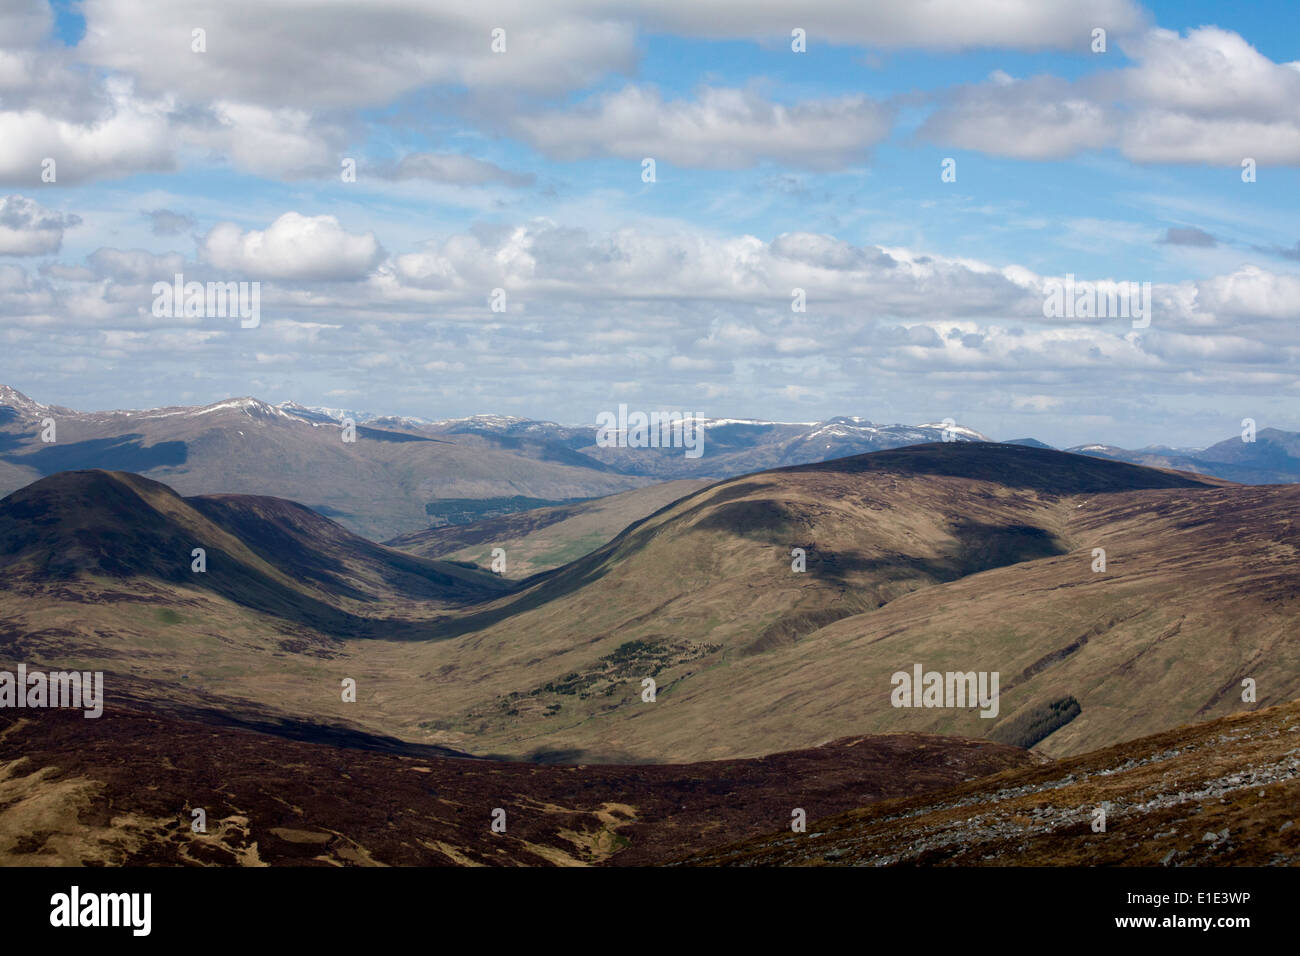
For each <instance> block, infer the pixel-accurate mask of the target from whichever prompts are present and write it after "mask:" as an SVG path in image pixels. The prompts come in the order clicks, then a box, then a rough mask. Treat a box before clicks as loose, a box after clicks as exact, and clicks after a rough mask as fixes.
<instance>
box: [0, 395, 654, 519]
mask: <svg viewBox="0 0 1300 956" xmlns="http://www.w3.org/2000/svg"><path fill="white" fill-rule="evenodd" d="M47 419H52V420H53V421H54V425H55V436H54V437H55V438H56V441H54V442H53V443H46V442H43V441H42V440H41V432H42V427H43V426H42V422H43V421H45V420H47ZM96 468H98V469H107V470H113V471H132V472H136V473H139V474H143V475H145V476H147V477H149V478H153V479H155V480H157V481H162V482H165V483H167V484H168V485H170V486H171V487H172V488H174V489H176V490H177V491H178V492H180V493H181V494H188V495H194V494H212V493H237V494H253V495H272V496H275V497H279V498H288V499H290V500H293V501H300V502H302V503H303V504H306V505H308V506H309V507H312V508H315V509H316V510H317V511H319V512H320V513H322V514H324V515H328V516H329V517H331V518H334V519H336V520H337V521H339V522H340V523H341V524H343V525H345V526H347V527H348V528H349V529H351V530H352V531H354V532H357V533H359V534H363V535H365V536H367V537H369V538H372V539H375V540H382V539H384V538H389V537H392V536H393V535H396V534H401V533H403V532H406V531H413V530H417V529H420V528H426V527H428V526H429V524H430V520H429V516H428V513H427V511H426V506H427V505H428V504H429V503H430V502H433V501H437V500H440V499H446V498H473V499H481V498H493V497H510V496H514V495H521V496H525V497H528V498H540V499H546V500H549V501H559V500H567V499H572V498H592V497H597V496H602V495H609V494H614V493H616V492H619V491H626V490H628V489H630V488H637V487H641V486H643V485H646V484H649V483H650V479H648V478H644V477H640V476H635V475H621V474H618V473H617V472H615V471H614V470H613V469H611V468H609V467H608V466H606V465H604V464H603V463H601V462H598V461H595V460H593V459H591V458H587V457H585V456H582V455H579V454H577V453H576V452H572V451H569V450H568V449H567V448H562V447H559V446H556V445H554V444H551V443H547V442H543V441H530V440H510V441H501V440H497V439H494V438H484V437H480V436H477V435H474V434H468V433H466V434H456V435H452V434H431V433H423V432H418V431H413V430H412V429H410V428H385V427H382V426H381V425H378V424H371V423H369V422H362V423H358V427H357V429H356V441H355V442H350V443H349V442H345V441H344V440H343V431H342V429H341V428H340V426H339V422H338V421H336V420H334V419H332V418H330V417H329V416H327V415H325V414H323V413H317V412H313V411H311V410H310V409H302V408H290V407H288V406H275V405H271V404H268V403H266V402H263V401H259V400H258V399H255V398H237V399H229V400H226V401H222V402H215V403H213V404H211V405H204V406H198V407H193V406H176V407H169V408H154V409H147V410H140V411H110V412H78V411H73V410H72V409H67V408H61V407H57V406H47V405H41V404H39V403H37V402H33V401H32V400H31V399H29V398H27V396H25V395H22V394H21V393H19V392H16V391H14V390H13V389H10V388H0V482H3V484H0V493H7V492H9V491H13V490H15V489H16V488H20V487H22V486H23V485H26V484H29V483H30V482H32V481H35V480H36V479H37V478H40V477H42V476H45V475H52V474H55V473H57V472H60V471H71V470H81V469H96Z"/></svg>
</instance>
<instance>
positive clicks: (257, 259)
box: [199, 212, 385, 281]
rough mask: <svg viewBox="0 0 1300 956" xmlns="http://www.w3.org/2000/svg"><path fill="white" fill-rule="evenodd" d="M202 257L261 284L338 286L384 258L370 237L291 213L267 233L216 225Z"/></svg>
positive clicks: (329, 219) (202, 246)
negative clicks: (264, 281)
mask: <svg viewBox="0 0 1300 956" xmlns="http://www.w3.org/2000/svg"><path fill="white" fill-rule="evenodd" d="M199 254H200V257H201V258H202V259H203V260H204V261H205V262H207V263H209V264H211V265H212V266H214V267H215V268H217V269H223V270H227V271H229V272H231V273H235V274H238V275H241V276H249V277H251V278H258V279H288V280H295V279H297V280H315V281H335V280H339V281H342V280H348V279H358V278H361V277H363V276H365V275H366V274H367V273H369V272H370V271H371V270H372V269H374V267H375V266H376V265H377V264H378V263H379V262H380V261H381V260H382V259H383V258H384V255H385V253H384V250H383V248H382V247H381V246H380V245H379V241H378V240H377V239H375V235H374V233H372V232H367V233H365V234H363V235H354V234H351V233H348V232H346V231H345V230H344V229H343V227H342V226H340V225H339V221H338V220H337V219H335V218H334V217H333V216H303V215H300V214H299V213H296V212H287V213H285V214H284V215H282V216H280V218H278V219H276V220H275V222H273V223H271V225H270V226H268V227H267V228H266V229H265V230H249V231H247V232H245V231H243V230H241V229H240V228H239V227H238V226H237V225H235V224H234V223H231V222H224V223H219V224H218V225H216V226H214V227H213V229H212V231H211V232H209V233H208V234H207V235H206V236H205V237H204V238H203V241H202V242H201V243H200V249H199Z"/></svg>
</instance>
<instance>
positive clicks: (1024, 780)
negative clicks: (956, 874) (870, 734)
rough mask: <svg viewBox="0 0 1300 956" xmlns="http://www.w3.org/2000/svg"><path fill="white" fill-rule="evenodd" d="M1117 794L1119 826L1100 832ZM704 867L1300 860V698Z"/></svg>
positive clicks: (811, 831) (745, 847) (724, 852)
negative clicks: (1098, 818)
mask: <svg viewBox="0 0 1300 956" xmlns="http://www.w3.org/2000/svg"><path fill="white" fill-rule="evenodd" d="M1099 807H1104V808H1105V812H1106V819H1105V832H1095V831H1094V829H1093V821H1094V815H1095V812H1096V810H1097V809H1098V808H1099ZM685 862H686V863H687V864H689V865H694V866H898V865H908V866H1296V865H1300V702H1292V703H1288V704H1282V705H1279V706H1276V707H1270V708H1267V709H1265V710H1259V711H1254V712H1252V713H1243V714H1236V715H1233V716H1230V717H1221V718H1219V719H1217V720H1213V721H1208V722H1205V723H1201V724H1194V725H1191V726H1186V727H1179V728H1178V729H1177V730H1172V731H1168V732H1166V733H1162V734H1157V735H1155V736H1152V737H1144V738H1142V739H1140V740H1134V741H1130V742H1129V743H1125V744H1121V745H1119V746H1115V747H1108V748H1106V749H1104V750H1099V751H1094V752H1091V753H1087V754H1083V755H1081V756H1078V757H1073V758H1070V759H1068V760H1062V761H1059V762H1056V763H1049V764H1046V765H1043V766H1038V767H1030V768H1018V769H1013V770H1007V771H1005V772H1002V773H999V774H996V775H994V776H990V777H985V778H983V779H980V780H975V781H971V782H969V783H965V784H960V785H958V786H956V787H954V788H952V789H951V790H947V791H944V792H943V793H938V794H926V795H923V796H919V797H903V798H900V799H897V800H888V801H883V802H881V803H877V804H874V805H873V806H870V807H865V808H862V809H858V810H851V811H849V812H847V813H843V814H839V815H836V816H832V817H828V818H826V819H822V820H817V821H815V822H811V821H810V823H809V825H808V832H807V833H806V834H793V833H789V832H787V833H780V834H778V833H775V832H774V833H773V834H770V835H768V836H765V837H760V838H758V839H754V840H749V841H746V842H740V843H737V844H735V845H732V846H727V847H721V848H718V849H715V850H710V851H706V852H705V853H702V854H698V855H695V856H692V857H691V858H690V859H688V860H686V861H685Z"/></svg>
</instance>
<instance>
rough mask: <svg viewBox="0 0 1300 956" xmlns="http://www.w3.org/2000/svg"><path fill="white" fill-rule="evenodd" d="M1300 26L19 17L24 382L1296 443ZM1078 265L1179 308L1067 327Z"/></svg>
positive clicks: (1077, 318)
mask: <svg viewBox="0 0 1300 956" xmlns="http://www.w3.org/2000/svg"><path fill="white" fill-rule="evenodd" d="M1298 37H1300V18H1297V17H1296V16H1294V9H1293V8H1291V5H1290V4H1288V3H1284V2H1259V3H1246V4H1232V5H1226V4H1217V3H1203V2H1180V3H1151V4H1147V5H1139V4H1137V3H1133V2H1129V0H928V2H917V3H912V4H904V5H900V4H894V3H864V2H861V0H803V2H801V3H798V4H794V3H777V2H772V0H745V2H732V0H728V2H723V0H622V2H619V3H607V2H604V0H549V2H535V0H530V2H523V0H520V2H506V3H503V2H491V0H485V2H475V3H473V4H462V3H450V2H446V3H443V2H438V3H433V2H416V0H372V2H367V3H359V2H352V3H342V2H335V0H314V2H308V0H256V2H245V0H224V2H193V0H82V2H64V0H59V2H54V3H49V2H45V0H0V382H2V383H4V384H7V385H10V386H13V387H14V388H17V389H18V390H20V391H22V392H24V393H26V394H28V395H29V396H31V397H32V398H35V399H37V400H38V401H43V402H47V403H52V404H59V405H65V406H69V407H73V408H81V409H111V408H147V407H155V406H160V405H173V404H199V403H207V402H212V401H217V400H220V399H223V398H227V397H232V396H245V395H249V396H255V397H258V398H263V399H266V400H268V401H283V400H294V401H298V402H300V403H302V404H305V405H322V406H329V407H336V408H340V407H341V408H350V409H362V410H367V411H373V412H377V413H389V414H402V415H412V416H420V417H424V418H432V419H440V418H451V417H458V416H462V415H469V414H476V413H498V414H512V415H519V416H523V417H528V418H540V419H547V420H553V421H560V422H566V423H574V424H577V423H588V424H590V423H594V422H595V420H596V416H597V415H598V414H599V413H600V412H601V411H605V410H611V409H616V408H617V407H618V405H619V404H627V405H628V406H629V407H630V408H633V409H643V410H646V411H651V410H678V411H684V412H694V413H697V414H702V415H710V416H716V417H733V418H760V419H768V420H779V421H816V420H821V419H825V418H828V417H830V416H833V415H856V416H861V417H863V418H867V419H870V420H872V421H876V422H882V423H895V422H901V423H920V422H937V421H942V420H944V419H946V418H952V419H954V420H955V421H957V422H959V423H961V424H962V425H966V426H969V427H972V428H976V429H978V430H980V431H982V432H984V433H986V434H988V435H990V436H991V437H994V438H997V439H1013V438H1020V437H1026V436H1032V437H1035V438H1038V439H1040V440H1043V441H1047V442H1049V443H1051V444H1054V445H1057V446H1061V447H1064V446H1069V445H1075V444H1081V443H1084V442H1091V441H1104V442H1109V443H1112V444H1117V445H1123V446H1127V447H1141V446H1146V445H1156V444H1159V445H1171V446H1176V447H1203V446H1205V445H1208V444H1211V443H1213V442H1216V441H1220V440H1222V439H1224V438H1228V437H1231V436H1234V435H1236V434H1238V433H1239V432H1240V430H1241V427H1242V426H1241V423H1242V419H1244V418H1247V417H1249V418H1252V419H1253V420H1255V421H1256V422H1257V424H1258V427H1259V428H1265V427H1270V426H1271V427H1277V428H1284V429H1288V430H1300V402H1298V401H1297V399H1300V336H1298V335H1297V333H1296V328H1297V322H1298V321H1300V217H1298V216H1297V210H1298V208H1300V52H1298V51H1297V42H1296V41H1297V38H1298ZM799 47H802V49H798V48H799ZM648 160H652V161H653V176H651V175H650V171H649V168H648V167H649V166H650V164H649V163H648V162H647V161H648ZM352 171H355V175H353V174H352ZM177 274H179V275H181V276H183V277H184V281H185V282H198V283H209V282H214V283H227V282H246V283H257V290H258V295H259V299H258V305H259V310H258V318H257V321H256V324H251V325H250V324H249V323H246V322H241V320H240V318H239V317H238V316H231V315H229V314H226V315H223V314H218V313H219V311H220V310H214V309H213V308H200V309H197V310H195V311H197V312H198V313H199V314H186V311H185V310H184V309H173V308H171V307H170V306H164V307H162V308H161V309H160V308H159V307H158V292H157V290H158V288H159V287H158V286H156V284H157V283H166V284H169V285H170V284H171V283H172V282H173V280H174V277H175V276H176V275H177ZM1067 276H1071V277H1073V281H1074V282H1075V283H1078V284H1080V285H1078V286H1077V288H1082V289H1085V290H1086V289H1088V288H1093V287H1096V288H1100V289H1102V290H1103V291H1104V290H1106V289H1113V288H1116V286H1115V284H1116V283H1125V284H1127V283H1134V284H1141V283H1149V284H1150V287H1149V288H1150V312H1149V316H1148V321H1147V322H1146V323H1135V322H1134V321H1132V320H1131V319H1130V318H1129V317H1127V316H1117V315H1082V316H1081V315H1079V314H1078V313H1077V312H1076V313H1075V314H1070V315H1059V314H1048V312H1049V311H1050V310H1047V309H1045V306H1044V303H1045V302H1046V301H1047V299H1048V298H1049V294H1050V292H1051V290H1052V289H1054V288H1058V287H1059V286H1060V284H1062V283H1063V282H1065V280H1066V277H1067ZM1054 284H1055V285H1054ZM1140 287H1141V286H1140V285H1134V286H1133V288H1135V289H1137V288H1140ZM248 288H250V289H251V288H252V286H251V285H250V286H249V287H248ZM1124 288H1128V286H1127V285H1126V286H1124ZM796 290H801V291H799V292H796ZM800 300H802V303H803V308H802V310H797V305H798V302H799V301H800ZM205 302H206V300H205Z"/></svg>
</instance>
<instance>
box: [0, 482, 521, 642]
mask: <svg viewBox="0 0 1300 956" xmlns="http://www.w3.org/2000/svg"><path fill="white" fill-rule="evenodd" d="M195 549H202V550H203V551H204V555H203V562H204V564H203V570H197V569H196V565H195V560H196V558H195V556H194V550H195ZM0 580H3V582H4V587H5V589H6V590H8V591H10V592H18V593H23V592H30V593H33V594H39V593H46V594H48V593H49V592H50V591H51V590H52V589H54V588H56V587H57V590H58V593H59V594H60V595H62V596H64V597H65V598H70V599H73V600H78V601H90V600H92V595H93V594H94V593H95V592H94V591H93V590H92V589H93V588H95V587H96V585H97V584H98V585H103V584H104V583H110V582H111V587H113V588H115V589H118V590H119V591H120V590H121V589H123V588H126V589H130V588H131V587H132V586H133V585H134V586H137V587H140V588H141V590H139V591H138V593H139V594H140V596H141V598H142V599H143V598H144V597H146V596H157V595H158V589H159V588H163V589H165V588H168V587H170V588H172V589H184V590H186V591H190V590H198V591H207V592H211V593H213V594H215V595H218V596H220V597H221V598H223V599H225V600H227V601H229V602H231V603H233V604H235V605H238V606H239V607H242V608H246V609H249V610H252V611H256V612H259V613H262V614H267V615H271V616H273V617H276V618H280V619H283V620H284V621H287V622H292V623H294V624H298V625H303V626H306V627H308V628H311V629H313V630H315V631H318V632H320V633H322V634H326V635H329V636H332V637H360V636H373V635H374V634H375V633H376V630H375V629H376V627H378V626H380V622H384V626H385V627H386V629H385V630H384V632H383V633H384V635H385V636H393V635H394V634H396V633H398V629H399V628H403V627H408V626H409V625H410V624H411V623H412V622H410V621H407V620H403V619H402V618H403V617H408V616H409V615H404V613H403V612H404V611H409V610H410V609H412V608H416V607H418V608H422V609H425V610H426V611H427V610H432V609H435V608H436V609H447V608H453V607H457V606H461V605H465V604H470V603H475V602H478V601H482V600H484V599H485V598H488V597H492V596H495V595H497V594H499V593H501V592H502V591H503V590H504V589H505V588H506V585H505V583H504V582H502V581H500V580H499V579H498V578H497V577H495V576H494V575H491V574H488V573H485V572H481V571H476V570H472V569H468V568H465V567H460V566H457V565H454V564H448V563H443V562H436V561H431V560H428V559H423V558H418V557H415V556H413V555H408V554H406V553H404V552H400V551H394V550H392V549H389V548H385V547H383V546H382V545H376V544H373V543H372V542H370V541H367V540H365V539H364V538H360V537H358V536H356V535H354V534H352V533H350V532H348V531H345V530H344V529H343V528H341V527H339V526H338V525H336V524H334V523H333V522H331V521H329V520H328V519H326V518H323V517H321V516H320V515H318V514H316V513H315V512H313V511H311V510H310V509H308V508H305V507H303V506H302V505H297V504H294V503H292V502H287V501H281V500H279V499H275V498H245V497H237V496H229V495H220V496H215V497H210V498H190V499H185V498H181V497H180V496H179V495H177V494H176V492H174V491H172V490H171V489H170V488H169V487H167V486H166V485H163V484H160V483H158V482H154V481H150V480H149V479H147V478H141V477H140V476H138V475H133V474H128V473H124V472H105V471H79V472H63V473H61V474H58V475H55V476H53V477H50V478H44V479H41V480H40V481H37V482H35V483H33V484H31V485H29V486H27V487H26V488H23V489H21V490H19V491H17V492H14V493H13V494H12V495H10V496H9V497H7V498H5V499H4V500H3V501H0ZM403 633H405V632H403Z"/></svg>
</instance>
